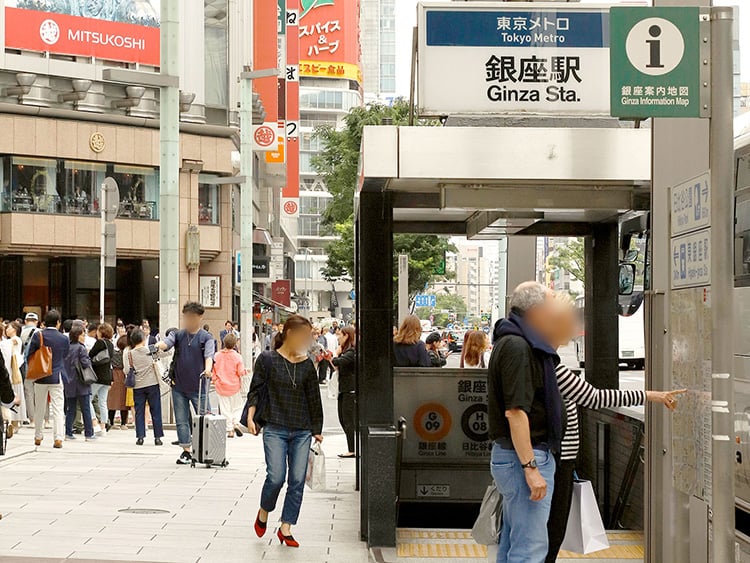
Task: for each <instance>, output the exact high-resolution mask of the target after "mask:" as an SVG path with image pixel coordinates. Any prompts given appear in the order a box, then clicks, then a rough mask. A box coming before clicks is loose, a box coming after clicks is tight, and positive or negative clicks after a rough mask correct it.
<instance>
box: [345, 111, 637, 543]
mask: <svg viewBox="0 0 750 563" xmlns="http://www.w3.org/2000/svg"><path fill="white" fill-rule="evenodd" d="M538 122H539V120H537V123H538ZM544 122H545V125H547V126H545V127H524V126H514V127H452V126H446V127H396V126H377V127H366V128H365V131H364V135H363V142H362V158H361V167H362V169H361V178H360V182H361V185H360V190H359V195H358V202H357V211H356V226H355V230H356V269H357V276H356V280H357V281H356V284H357V287H356V292H357V296H358V307H357V323H358V327H359V331H360V342H361V344H360V347H359V352H358V392H359V430H360V436H361V450H362V451H361V454H362V456H361V463H360V476H361V480H360V485H361V489H360V490H361V531H362V536H363V539H366V540H367V542H368V544H369V545H370V546H373V547H375V546H377V547H389V546H391V547H392V546H395V544H396V531H397V525H398V524H397V523H398V518H399V510H400V509H404V510H406V509H407V507H408V509H410V511H411V513H412V514H416V515H417V516H416V518H417V519H419V515H420V514H421V515H423V517H424V522H423V524H424V525H429V518H430V515H431V514H432V513H434V512H435V511H437V510H449V509H450V507H454V509H455V510H456V511H457V512H458V511H459V510H460V508H459V507H460V506H466V505H471V504H474V505H475V506H478V503H479V502H480V501H481V499H482V495H483V493H484V490H485V488H486V486H487V485H488V484H489V483H490V480H491V477H490V473H489V449H488V448H487V446H486V436H483V435H482V433H481V432H474V431H473V430H472V425H471V421H472V420H473V418H472V417H474V418H476V417H477V413H480V415H481V413H482V412H486V406H485V405H484V403H483V400H482V389H483V385H486V372H485V371H483V370H471V372H468V371H465V370H460V369H453V370H445V369H439V368H436V369H423V368H396V369H394V367H393V365H392V360H391V358H392V332H391V327H392V326H393V324H394V320H395V314H394V310H395V308H394V293H393V286H394V264H393V260H392V255H393V252H392V249H393V235H394V234H396V233H420V234H441V235H454V236H465V237H467V238H469V239H493V238H498V237H500V236H505V235H507V236H510V237H532V236H581V237H585V240H586V245H585V248H586V268H587V276H586V286H585V298H586V302H587V303H588V304H591V307H590V309H591V311H593V314H588V315H587V317H586V321H585V322H586V342H585V344H586V345H585V350H586V368H587V379H588V380H589V381H590V382H591V383H592V384H594V385H596V386H597V387H601V388H618V385H619V367H618V320H617V305H618V271H619V262H620V259H621V258H622V249H621V248H620V244H619V239H620V237H619V233H618V231H619V227H620V225H622V224H623V223H624V222H625V223H627V222H629V221H630V222H633V223H635V224H642V225H643V226H642V227H641V228H643V229H645V228H646V226H645V224H643V223H641V220H642V219H641V218H642V216H645V213H643V212H646V211H648V209H649V201H650V199H649V190H650V177H651V139H650V135H651V132H650V131H649V130H645V129H637V128H632V126H629V125H627V124H621V123H619V122H617V121H613V120H600V121H599V122H598V123H597V125H598V126H597V127H570V126H569V125H570V123H569V122H566V121H564V120H559V121H556V120H554V119H548V120H544ZM521 125H524V123H521ZM549 125H552V126H549ZM554 125H560V126H557V127H556V126H554ZM513 268H514V258H513V256H509V259H508V271H509V275H508V278H509V282H508V285H509V286H510V285H511V284H513V285H515V283H516V282H517V281H523V277H521V278H520V279H516V278H513V274H512V270H513ZM510 280H513V281H510ZM512 289H513V287H509V290H512ZM483 382H484V383H483ZM461 394H463V395H464V399H466V400H461V398H460V397H459V395H461ZM467 397H469V399H467ZM485 400H486V399H485ZM425 405H427V406H425ZM425 408H426V409H428V410H431V412H434V413H437V416H439V417H440V418H441V419H442V420H443V421H444V422H446V423H447V424H444V425H443V429H444V430H443V431H442V432H440V433H439V435H434V434H433V435H427V434H426V433H425V432H424V429H423V428H420V420H422V417H421V415H420V412H421V411H420V409H422V410H424V409H425ZM482 409H484V410H482ZM469 411H471V412H469ZM399 419H401V421H400V422H399ZM435 442H438V443H439V444H445V445H436V444H435ZM433 446H434V447H433ZM420 448H421V449H420ZM430 451H432V455H431V454H430ZM421 452H424V453H425V454H426V455H420V453H421ZM415 506H416V509H415ZM446 507H447V508H446ZM417 523H418V522H417Z"/></svg>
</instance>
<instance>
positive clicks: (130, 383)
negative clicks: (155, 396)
mask: <svg viewBox="0 0 750 563" xmlns="http://www.w3.org/2000/svg"><path fill="white" fill-rule="evenodd" d="M128 364H130V369H128V373H126V374H125V387H127V388H128V389H133V388H135V368H134V367H133V352H130V351H128Z"/></svg>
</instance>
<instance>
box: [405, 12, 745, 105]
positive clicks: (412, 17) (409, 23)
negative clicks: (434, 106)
mask: <svg viewBox="0 0 750 563" xmlns="http://www.w3.org/2000/svg"><path fill="white" fill-rule="evenodd" d="M746 2H747V0H714V5H717V6H734V5H738V4H740V5H742V4H745V3H746ZM596 3H599V4H600V3H601V0H599V1H598V2H597V1H596V0H581V4H596ZM612 3H620V2H618V0H613V2H612ZM748 4H750V3H748ZM739 20H740V35H739V36H740V74H741V80H742V82H750V5H745V6H742V9H740V15H739ZM416 21H417V0H398V1H397V2H396V53H397V55H396V93H397V94H398V95H399V96H404V97H407V98H408V97H409V80H410V76H411V46H412V28H413V27H414V26H415V25H416Z"/></svg>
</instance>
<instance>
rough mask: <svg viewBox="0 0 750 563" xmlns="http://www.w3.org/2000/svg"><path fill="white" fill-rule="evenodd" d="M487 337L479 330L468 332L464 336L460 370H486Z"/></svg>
mask: <svg viewBox="0 0 750 563" xmlns="http://www.w3.org/2000/svg"><path fill="white" fill-rule="evenodd" d="M489 347H490V346H489V342H488V339H487V335H486V334H485V333H484V332H482V331H481V330H470V331H468V332H467V333H466V334H465V335H464V346H463V350H462V351H461V367H462V368H482V369H484V368H486V367H487V357H486V355H487V350H488V349H489Z"/></svg>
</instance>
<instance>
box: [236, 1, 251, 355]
mask: <svg viewBox="0 0 750 563" xmlns="http://www.w3.org/2000/svg"><path fill="white" fill-rule="evenodd" d="M249 12H250V14H252V10H250V11H249ZM250 27H251V29H252V26H250ZM239 113H240V175H241V176H242V177H243V181H242V186H241V187H240V255H241V256H242V262H243V265H244V267H243V268H242V277H241V279H240V328H241V330H242V333H241V334H242V338H241V342H240V352H241V353H242V356H243V357H245V358H251V357H252V345H253V335H252V327H253V192H254V191H255V190H254V186H253V164H254V163H253V158H254V157H253V126H252V124H253V83H252V80H251V79H249V78H247V79H243V80H240V112H239Z"/></svg>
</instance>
